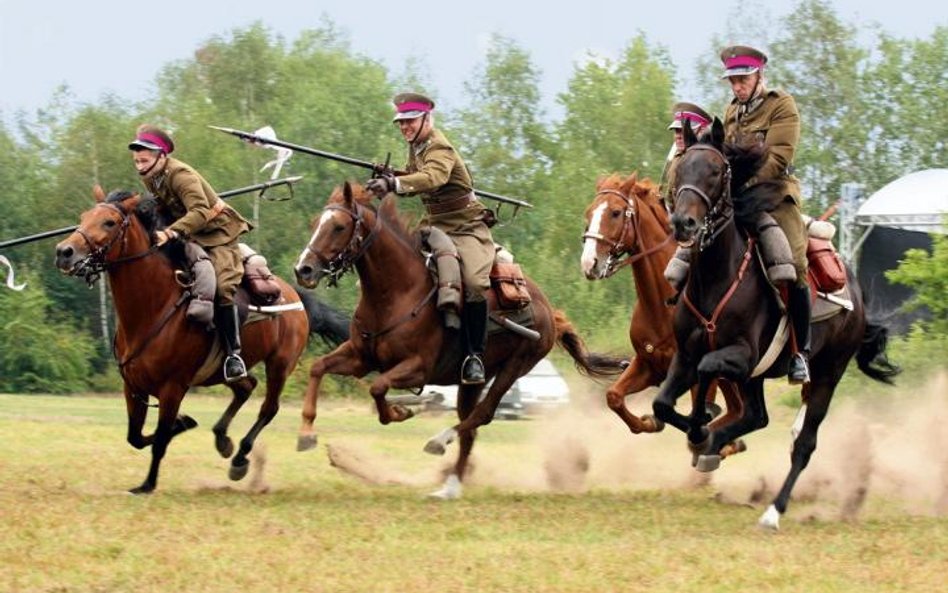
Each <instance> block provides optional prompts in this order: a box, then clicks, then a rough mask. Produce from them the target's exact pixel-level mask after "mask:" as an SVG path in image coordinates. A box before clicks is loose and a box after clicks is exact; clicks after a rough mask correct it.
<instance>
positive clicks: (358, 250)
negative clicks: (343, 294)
mask: <svg viewBox="0 0 948 593" xmlns="http://www.w3.org/2000/svg"><path fill="white" fill-rule="evenodd" d="M354 204H355V212H353V211H352V210H350V209H348V208H346V207H344V206H340V205H337V204H329V205H328V206H326V207H325V208H324V209H323V210H338V211H340V212H345V213H346V214H348V215H349V216H351V217H352V220H353V221H354V225H353V229H352V236H351V237H350V238H349V243H348V244H347V245H346V248H345V249H343V250H342V251H340V252H339V253H338V254H337V255H336V256H334V257H333V258H332V259H330V260H329V261H327V262H326V264H325V267H324V268H323V270H324V271H325V272H326V275H327V276H328V277H329V280H327V283H328V284H329V286H336V285H337V284H338V283H339V279H340V278H342V276H343V275H345V274H346V272H348V271H349V270H351V269H352V266H354V265H355V263H356V261H358V260H359V258H361V257H362V256H363V255H365V252H366V250H368V248H369V247H370V246H371V245H372V243H374V242H375V239H376V237H378V234H379V231H380V230H381V228H382V217H381V216H380V215H379V214H376V216H375V226H374V227H372V228H371V229H370V230H369V234H368V235H367V236H363V235H362V234H361V233H360V232H359V230H360V228H368V225H366V224H365V219H364V218H363V217H362V216H361V214H360V211H361V209H362V206H361V205H360V204H359V203H358V202H354ZM306 250H307V251H309V252H310V253H312V254H313V255H314V256H315V257H316V260H317V261H321V259H322V258H321V257H320V255H319V253H317V252H316V251H315V250H314V249H313V247H312V242H310V243H307V244H306Z"/></svg>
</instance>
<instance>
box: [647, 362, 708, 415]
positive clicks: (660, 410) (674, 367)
mask: <svg viewBox="0 0 948 593" xmlns="http://www.w3.org/2000/svg"><path fill="white" fill-rule="evenodd" d="M697 382H698V378H697V376H696V373H695V371H694V368H693V367H690V366H688V365H684V364H683V363H682V359H681V356H680V353H675V356H674V357H672V362H671V365H670V366H669V367H668V377H667V378H666V379H665V381H664V382H663V383H662V387H661V389H660V390H659V392H658V395H656V396H655V400H654V401H653V402H652V411H653V413H654V414H655V417H656V418H658V419H659V420H661V421H662V422H665V423H667V424H671V425H672V426H674V427H675V428H677V429H678V430H680V431H682V432H684V433H687V432H688V429H689V420H688V417H687V416H683V415H682V414H679V413H678V412H676V411H675V402H676V401H678V398H679V397H681V396H682V395H683V394H684V393H685V392H686V391H688V390H689V389H691V387H692V386H693V385H694V384H695V383H697Z"/></svg>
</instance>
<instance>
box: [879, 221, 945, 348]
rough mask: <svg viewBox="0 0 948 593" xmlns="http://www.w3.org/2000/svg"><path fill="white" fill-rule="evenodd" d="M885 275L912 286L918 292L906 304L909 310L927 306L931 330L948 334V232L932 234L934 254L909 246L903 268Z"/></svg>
mask: <svg viewBox="0 0 948 593" xmlns="http://www.w3.org/2000/svg"><path fill="white" fill-rule="evenodd" d="M885 275H886V278H888V279H889V280H890V281H892V282H897V283H899V284H904V285H906V286H909V287H910V288H912V290H913V291H914V294H913V296H912V298H911V299H910V300H909V301H908V303H907V304H906V306H907V308H908V309H909V310H911V309H917V308H919V307H925V308H927V309H928V310H929V311H930V312H931V316H932V317H931V320H930V321H929V322H927V323H926V324H925V325H926V326H927V328H928V330H929V331H931V332H935V333H940V334H948V300H946V299H945V295H946V294H948V235H938V234H934V235H932V251H931V253H929V252H927V251H925V250H924V249H909V250H908V251H906V252H905V259H903V260H902V262H901V263H900V264H899V267H898V268H896V269H894V270H889V271H888V272H886V273H885Z"/></svg>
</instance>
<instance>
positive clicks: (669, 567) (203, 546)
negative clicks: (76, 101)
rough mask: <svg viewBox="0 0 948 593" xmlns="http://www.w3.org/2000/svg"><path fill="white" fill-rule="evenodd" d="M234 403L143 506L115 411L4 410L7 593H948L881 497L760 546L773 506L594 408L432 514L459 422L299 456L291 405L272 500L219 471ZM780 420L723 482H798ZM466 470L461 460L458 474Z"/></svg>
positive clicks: (490, 444) (276, 429)
mask: <svg viewBox="0 0 948 593" xmlns="http://www.w3.org/2000/svg"><path fill="white" fill-rule="evenodd" d="M782 397H786V396H782ZM224 403H225V402H224V401H223V400H222V399H220V398H214V397H208V396H196V397H189V398H188V399H186V400H185V406H184V408H185V409H184V411H185V412H187V413H189V414H191V415H192V416H194V417H195V418H196V419H197V420H198V421H199V423H200V426H199V427H198V429H197V430H193V431H190V432H188V433H185V434H184V435H181V436H180V437H179V438H177V439H176V440H175V441H174V442H173V443H172V445H171V447H170V448H169V452H168V454H167V456H166V458H165V460H164V463H163V465H162V474H161V476H160V480H159V485H158V491H157V492H156V493H155V494H153V495H151V496H145V497H133V496H130V495H126V494H124V492H125V490H127V489H128V488H130V487H132V486H136V485H138V484H139V483H140V482H141V480H142V479H143V478H144V476H145V472H146V470H147V464H148V459H149V453H148V452H147V451H136V450H134V449H132V448H131V447H130V446H128V445H127V444H126V443H125V411H124V404H123V402H122V400H121V399H120V398H117V397H52V396H11V395H0V529H2V533H3V537H2V540H0V541H2V543H0V591H5V592H11V593H12V592H27V591H29V592H34V591H36V592H40V591H42V592H61V593H66V592H69V593H74V592H113V591H138V592H149V591H161V592H179V591H181V592H192V591H193V592H203V591H209V592H217V591H221V592H224V591H226V592H240V591H273V592H276V591H280V592H283V591H370V592H375V591H398V592H406V591H407V592H422V591H442V590H443V591H477V592H492V591H498V592H500V591H504V592H518V591H523V592H528V591H529V592H534V591H564V592H568V591H577V592H579V591H582V592H590V591H649V592H661V591H675V592H679V591H681V590H683V589H684V588H690V587H694V586H698V587H700V588H701V589H702V590H704V591H709V592H717V591H721V592H727V593H733V592H735V591H794V592H799V591H807V592H813V591H936V590H941V589H942V588H943V586H944V578H945V577H944V569H945V567H946V566H948V521H946V519H945V517H944V514H943V513H942V514H939V513H933V512H930V511H926V512H913V511H911V510H909V509H908V507H907V506H906V505H905V504H904V501H902V500H899V499H898V498H893V497H892V496H890V495H888V494H886V493H883V494H874V493H872V492H870V499H869V501H867V503H866V504H865V506H864V508H863V510H862V512H861V513H860V514H859V516H858V518H856V519H854V520H840V519H839V518H838V517H839V516H838V513H836V512H835V509H836V506H838V504H837V503H838V501H836V500H834V499H833V497H832V496H831V495H830V494H829V492H830V490H828V489H825V488H824V489H823V490H819V489H817V490H816V492H817V494H816V495H813V496H812V498H810V499H806V500H804V499H801V500H799V501H795V502H794V503H793V504H792V505H791V510H790V512H789V513H788V514H787V516H786V517H784V519H783V523H782V531H781V532H780V533H777V534H773V533H767V532H762V531H760V530H758V529H757V528H756V527H755V524H756V520H757V517H758V516H759V515H760V513H761V511H762V510H763V506H764V504H765V503H760V504H755V505H750V504H726V503H722V502H720V501H719V500H716V497H715V494H716V492H717V491H718V488H717V487H714V486H706V487H702V488H692V489H685V488H681V487H680V482H678V481H676V479H675V476H678V475H687V473H688V472H689V471H690V469H689V468H688V467H687V466H688V457H687V454H686V452H685V451H684V450H683V448H682V446H681V444H680V440H681V437H680V435H671V434H667V433H668V432H669V431H666V433H663V434H662V435H659V436H640V437H632V436H630V435H628V433H627V432H625V431H624V429H622V428H621V427H618V426H617V424H618V421H615V420H613V419H612V418H611V416H607V415H605V414H606V412H603V410H602V408H603V407H604V406H603V405H602V404H601V402H599V401H597V400H595V399H590V400H589V401H580V402H579V403H578V404H577V406H576V407H575V408H574V409H571V410H570V411H569V413H568V414H563V415H560V416H557V417H556V418H553V419H548V420H532V421H512V422H502V421H498V422H494V423H492V424H491V425H490V426H487V427H485V428H483V429H482V430H481V432H480V435H479V439H478V444H477V447H476V450H475V470H474V475H473V476H472V484H471V485H468V486H467V487H466V490H465V495H464V498H463V499H462V500H458V501H452V502H449V503H444V502H435V501H432V500H429V499H427V498H425V496H424V495H425V494H426V493H427V492H428V491H430V490H433V489H434V488H435V487H436V485H437V483H438V480H439V478H438V476H439V471H440V470H441V469H442V467H443V465H444V464H445V461H444V460H442V459H437V458H432V457H430V456H427V455H425V454H424V453H422V451H421V448H422V446H423V445H424V442H425V441H426V439H427V438H429V437H430V436H432V435H433V434H435V433H436V432H437V431H438V430H439V429H440V428H443V427H444V426H447V425H448V424H450V423H451V420H452V419H451V417H450V416H440V417H439V416H427V415H425V416H421V417H418V418H414V419H412V420H411V421H409V422H407V423H404V424H400V425H393V426H387V427H383V426H381V425H379V424H378V422H377V420H376V418H375V415H374V413H373V412H372V410H371V408H370V404H369V402H368V401H367V399H366V400H365V401H363V400H359V401H357V402H351V401H350V402H345V403H336V404H333V405H330V406H327V407H325V408H322V409H321V410H320V417H319V418H318V419H317V428H318V430H319V435H320V439H321V445H320V448H319V449H318V450H317V451H314V452H308V453H297V452H296V451H295V439H296V428H297V424H298V418H299V409H298V405H295V404H287V405H285V406H284V408H283V409H282V410H281V413H280V415H279V416H278V418H277V419H276V421H275V422H274V423H273V425H271V426H270V427H268V428H267V430H266V431H265V432H264V433H263V435H262V436H261V438H260V440H259V441H258V443H261V448H262V449H265V451H266V460H267V461H266V466H265V473H264V475H263V477H262V478H260V479H259V480H258V482H260V481H262V482H264V483H265V484H266V486H267V488H266V490H267V491H266V492H265V493H255V492H256V491H257V490H260V488H257V489H254V488H251V487H249V485H248V484H247V483H245V482H249V481H250V480H251V479H252V477H253V476H251V477H248V478H247V479H246V480H245V482H241V483H238V484H232V483H230V482H229V481H228V480H227V478H226V471H227V461H226V460H223V459H221V458H220V457H219V456H218V455H217V454H216V452H214V450H213V445H212V443H213V441H212V437H211V434H210V426H211V425H212V424H213V422H214V421H215V420H216V418H217V416H218V415H219V413H220V412H221V411H222V410H223V408H224ZM258 404H259V399H258V398H254V399H252V400H251V401H250V402H249V403H248V406H247V408H246V409H245V410H244V411H243V413H242V415H241V416H239V417H238V421H237V422H235V426H234V429H233V431H232V435H235V436H236V437H239V436H241V435H242V434H243V431H245V430H246V429H247V427H248V426H249V424H250V422H251V420H252V418H253V416H254V415H255V413H256V406H257V405H258ZM777 407H778V408H779V407H780V406H777ZM772 413H773V424H774V425H780V426H779V428H776V430H773V431H772V430H770V429H769V428H768V429H767V431H766V433H767V434H766V435H762V436H760V437H758V438H755V439H753V440H750V442H749V444H750V446H751V450H750V451H749V452H748V453H747V454H745V455H746V457H745V458H743V459H742V458H735V459H733V460H727V461H725V464H724V466H723V467H722V469H721V470H719V472H718V474H720V475H721V476H722V480H724V479H725V478H726V477H727V475H728V472H730V473H731V474H732V475H735V474H742V475H744V476H751V477H752V478H755V477H756V476H757V473H756V468H757V467H758V466H760V465H761V464H765V463H766V464H770V463H771V462H770V459H776V460H777V461H778V462H780V463H779V464H778V465H779V467H777V468H776V469H775V470H774V471H775V472H776V473H777V474H779V475H782V473H783V472H785V471H786V457H787V456H786V446H787V437H786V430H785V429H786V426H787V425H788V423H789V419H791V418H792V412H790V411H780V410H772ZM153 414H154V412H152V415H153ZM832 416H833V414H832V413H831V417H832ZM841 416H843V414H842V413H841ZM843 417H844V416H843ZM841 419H842V418H841ZM583 426H584V427H585V428H582V427H583ZM827 428H828V429H829V428H830V427H827ZM836 428H837V429H838V431H839V432H841V433H845V432H846V430H845V429H846V426H839V427H836ZM570 439H573V440H572V441H571V440H570ZM670 442H672V443H674V444H672V445H669V444H668V443H670ZM828 442H829V443H832V442H833V439H832V438H829V439H828ZM325 443H329V444H332V445H333V446H335V447H338V448H340V449H343V450H346V451H348V452H349V453H351V454H352V455H354V456H356V457H357V458H360V459H362V461H363V462H364V463H365V465H366V467H369V468H370V469H371V470H372V473H375V474H376V475H379V476H381V477H383V478H385V479H387V480H388V481H391V482H393V483H392V484H388V485H372V484H368V483H365V482H363V481H361V480H358V479H356V478H353V477H352V476H350V475H347V474H345V473H342V472H340V471H339V470H338V469H336V468H333V467H331V466H330V465H329V463H328V461H327V457H326V450H325V447H324V444H325ZM570 443H573V445H575V447H573V448H574V449H576V448H579V449H584V450H585V451H586V452H587V453H588V456H589V459H588V463H589V465H590V468H589V472H588V476H587V480H586V483H585V486H584V488H583V489H582V490H583V491H582V492H576V493H562V492H552V491H551V490H550V488H549V487H547V486H546V485H545V483H544V480H543V479H542V476H543V470H542V466H543V464H544V462H549V461H550V460H551V459H562V458H563V457H568V454H567V453H566V452H567V451H569V450H571V449H570V447H571V445H570ZM557 444H559V445H560V446H559V448H558V447H557V446H556V445H557ZM820 453H821V452H820V451H817V454H816V455H817V456H819V455H820ZM455 454H456V445H454V446H452V447H451V449H449V453H448V457H449V458H451V459H453V456H454V455H455ZM940 454H941V455H942V459H943V455H944V450H943V449H941V450H940ZM814 459H816V458H814ZM814 471H815V473H816V474H819V471H820V470H819V468H816V469H815V470H814ZM670 476H671V477H670ZM716 479H717V474H716ZM738 482H739V480H738ZM258 485H259V484H258ZM722 485H723V486H727V482H726V481H722ZM725 489H727V488H725ZM739 490H740V488H739V487H734V488H731V491H732V492H735V491H739ZM734 497H736V495H734ZM717 498H720V497H717ZM725 498H727V497H725ZM736 498H739V497H736ZM738 502H742V503H743V502H744V501H743V499H741V500H739V501H738ZM827 508H828V509H829V510H828V511H827V510H826V509H827Z"/></svg>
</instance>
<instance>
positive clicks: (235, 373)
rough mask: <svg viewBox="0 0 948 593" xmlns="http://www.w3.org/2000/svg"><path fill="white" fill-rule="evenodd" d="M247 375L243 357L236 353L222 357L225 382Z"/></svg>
mask: <svg viewBox="0 0 948 593" xmlns="http://www.w3.org/2000/svg"><path fill="white" fill-rule="evenodd" d="M246 376H247V365H245V364H244V359H242V358H241V357H240V356H239V355H237V354H230V355H228V356H227V358H225V359H224V381H225V382H227V383H232V382H233V381H236V380H238V379H243V378H244V377H246Z"/></svg>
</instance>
